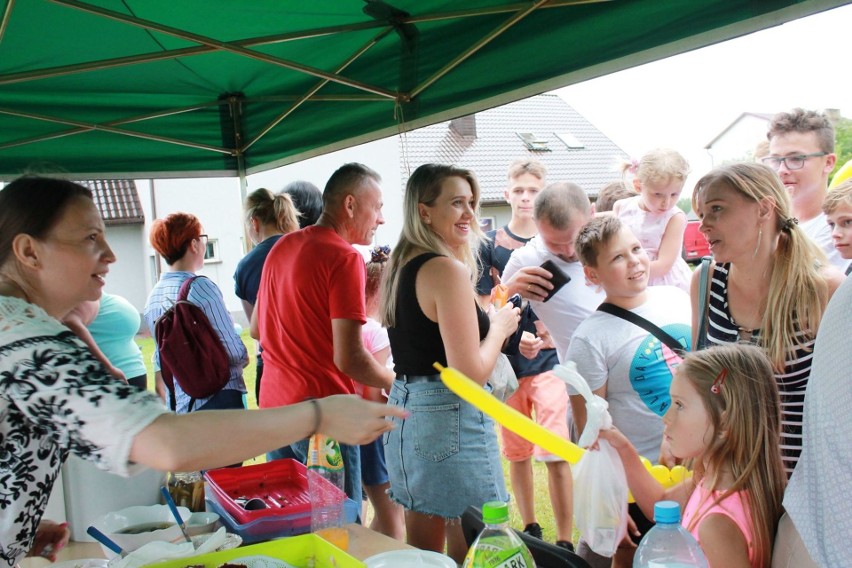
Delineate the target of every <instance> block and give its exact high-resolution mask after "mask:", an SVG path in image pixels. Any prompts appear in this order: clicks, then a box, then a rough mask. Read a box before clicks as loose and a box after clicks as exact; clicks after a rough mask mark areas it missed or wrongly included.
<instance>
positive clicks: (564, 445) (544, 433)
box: [435, 363, 586, 463]
mask: <svg viewBox="0 0 852 568" xmlns="http://www.w3.org/2000/svg"><path fill="white" fill-rule="evenodd" d="M435 368H436V369H438V370H439V371H440V372H441V380H442V381H444V384H445V385H447V388H448V389H450V390H451V391H453V392H454V393H456V394H457V395H458V396H459V398H461V399H462V400H465V401H467V402H469V403H470V404H472V405H473V406H475V407H476V408H478V409H479V410H481V411H482V412H484V413H485V414H487V415H488V416H490V417H491V418H493V419H494V420H495V421H497V422H498V423H499V424H501V425H502V426H505V427H506V428H508V429H509V430H511V431H512V432H514V433H515V434H517V435H518V436H521V437H522V438H524V439H525V440H529V441H530V442H532V443H533V444H536V445H537V446H540V447H542V448H544V449H545V450H547V451H548V452H550V453H552V454H555V455H557V456H559V457H560V458H562V459H564V460H565V461H567V462H570V463H577V462H578V461H580V458H581V457H583V454H584V453H585V451H586V450H584V449H583V448H581V447H580V446H578V445H577V444H573V443H571V442H569V441H568V440H566V439H564V438H562V437H560V436H557V435H556V434H554V433H553V432H551V431H550V430H548V429H547V428H544V427H542V426H539V425H538V424H536V423H535V422H533V421H532V420H530V419H529V418H527V417H526V416H524V415H523V414H521V413H520V412H518V411H517V410H515V409H514V408H512V407H510V406H507V405H505V404H503V403H502V402H500V401H499V400H497V398H495V397H494V396H492V395H491V394H490V393H488V392H486V391H485V389H483V388H482V387H481V386H480V385H478V384H476V383H475V382H473V381H472V380H470V379H469V378H468V377H466V376H465V375H463V374H462V373H460V372H459V371H456V370H455V369H453V368H450V367H444V366H442V365H440V364H438V363H435Z"/></svg>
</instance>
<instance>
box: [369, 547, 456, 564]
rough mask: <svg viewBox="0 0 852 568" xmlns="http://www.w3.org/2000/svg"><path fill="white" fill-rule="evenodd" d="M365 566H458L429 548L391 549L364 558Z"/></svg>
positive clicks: (450, 559)
mask: <svg viewBox="0 0 852 568" xmlns="http://www.w3.org/2000/svg"><path fill="white" fill-rule="evenodd" d="M364 564H366V565H367V568H416V567H418V566H422V567H423V568H458V565H457V564H456V563H455V562H454V561H453V559H452V558H450V557H449V556H444V555H443V554H438V553H437V552H432V551H431V550H391V551H389V552H382V553H381V554H376V555H375V556H371V557H369V558H367V559H366V560H364Z"/></svg>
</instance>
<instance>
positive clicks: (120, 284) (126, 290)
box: [104, 224, 151, 313]
mask: <svg viewBox="0 0 852 568" xmlns="http://www.w3.org/2000/svg"><path fill="white" fill-rule="evenodd" d="M146 234H147V233H144V232H143V228H142V226H141V225H138V224H137V225H114V226H110V227H107V229H106V237H107V241H108V242H109V246H110V248H112V251H113V252H114V253H115V256H116V261H115V263H114V264H112V265H111V266H110V267H109V274H108V275H107V279H106V285H105V286H104V290H105V291H106V292H109V293H110V294H118V295H120V296H124V297H125V298H127V300H128V301H129V302H130V303H131V304H133V306H134V307H135V308H136V309H137V310H139V312H140V313H141V312H142V309H143V308H144V307H145V300H146V299H147V298H148V291H149V290H150V289H151V288H150V286H148V280H147V278H146V276H145V267H144V265H143V263H142V259H144V258H145V257H146V256H147V253H148V248H149V246H148V243H147V240H146V238H145V237H146Z"/></svg>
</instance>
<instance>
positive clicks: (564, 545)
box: [556, 540, 574, 552]
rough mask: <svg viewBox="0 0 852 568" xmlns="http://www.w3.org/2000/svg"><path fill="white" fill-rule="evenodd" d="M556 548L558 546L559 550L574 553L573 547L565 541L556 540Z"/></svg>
mask: <svg viewBox="0 0 852 568" xmlns="http://www.w3.org/2000/svg"><path fill="white" fill-rule="evenodd" d="M556 546H558V547H559V548H564V549H566V550H570V551H571V552H574V545H573V544H571V543H570V542H568V541H567V540H557V541H556Z"/></svg>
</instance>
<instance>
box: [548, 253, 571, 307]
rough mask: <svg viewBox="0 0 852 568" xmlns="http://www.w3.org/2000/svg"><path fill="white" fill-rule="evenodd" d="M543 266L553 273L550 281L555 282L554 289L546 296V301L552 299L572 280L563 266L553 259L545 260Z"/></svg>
mask: <svg viewBox="0 0 852 568" xmlns="http://www.w3.org/2000/svg"><path fill="white" fill-rule="evenodd" d="M541 267H542V268H544V269H545V270H547V271H548V272H550V273H551V274H552V275H553V277H552V278H551V279H550V283H551V284H553V289H552V290H550V291H548V293H547V297H545V298H544V300H543V301H544V302H546V301H548V300H550V299H551V298H552V297H553V295H554V294H556V293H557V292H558V291H559V290H560V289H562V287H563V286H565V285H566V284H568V283H569V282H570V281H571V277H570V276H568V275H567V274H565V272H563V271H562V269H561V268H559V267H558V266H556V263H555V262H553V261H552V260H545V261H544V263H543V264H542V265H541Z"/></svg>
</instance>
